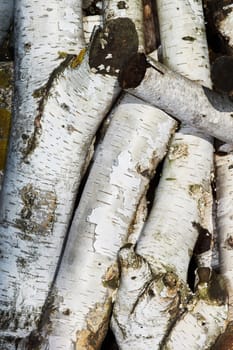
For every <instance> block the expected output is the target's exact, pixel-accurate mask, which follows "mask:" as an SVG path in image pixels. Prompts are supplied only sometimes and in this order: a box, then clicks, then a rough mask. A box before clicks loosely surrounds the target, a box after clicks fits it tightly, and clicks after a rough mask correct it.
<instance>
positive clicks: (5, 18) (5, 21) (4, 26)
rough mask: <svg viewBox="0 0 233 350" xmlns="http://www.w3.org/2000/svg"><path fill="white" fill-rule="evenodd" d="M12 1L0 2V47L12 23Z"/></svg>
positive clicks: (4, 0)
mask: <svg viewBox="0 0 233 350" xmlns="http://www.w3.org/2000/svg"><path fill="white" fill-rule="evenodd" d="M13 12H14V0H1V4H0V47H1V45H2V43H3V41H4V39H5V37H6V35H7V33H8V30H9V28H10V25H11V24H12V22H13Z"/></svg>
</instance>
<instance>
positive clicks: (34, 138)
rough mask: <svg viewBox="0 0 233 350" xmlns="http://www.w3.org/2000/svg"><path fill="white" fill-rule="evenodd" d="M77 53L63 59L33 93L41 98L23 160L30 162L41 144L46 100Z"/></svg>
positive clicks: (23, 150) (23, 152) (23, 151)
mask: <svg viewBox="0 0 233 350" xmlns="http://www.w3.org/2000/svg"><path fill="white" fill-rule="evenodd" d="M74 57H75V55H67V57H66V58H65V60H64V61H62V62H61V63H60V64H59V66H58V67H56V68H55V69H54V70H53V72H52V73H51V75H50V77H49V79H48V81H47V83H46V84H45V85H44V86H42V87H41V88H39V89H37V90H35V91H34V93H33V97H35V98H40V100H39V102H38V108H37V111H38V113H37V115H36V117H35V119H34V131H33V133H32V135H31V136H30V137H28V140H27V144H26V147H25V148H24V149H22V150H21V152H22V154H23V157H22V160H23V161H24V162H25V163H28V157H29V155H31V154H32V153H33V151H34V150H35V148H36V147H37V146H38V144H39V139H40V135H41V133H42V125H41V118H42V115H43V112H44V108H45V105H46V102H47V100H48V98H49V96H50V91H51V88H52V86H53V84H54V82H55V81H56V80H57V79H58V78H59V76H60V75H61V74H62V73H63V72H64V70H65V69H66V68H67V67H68V66H69V64H70V62H71V61H72V60H73V58H74Z"/></svg>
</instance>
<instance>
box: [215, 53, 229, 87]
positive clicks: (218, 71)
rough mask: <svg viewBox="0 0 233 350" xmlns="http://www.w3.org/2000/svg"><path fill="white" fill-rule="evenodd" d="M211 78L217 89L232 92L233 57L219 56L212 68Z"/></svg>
mask: <svg viewBox="0 0 233 350" xmlns="http://www.w3.org/2000/svg"><path fill="white" fill-rule="evenodd" d="M211 79H212V81H213V84H214V87H215V88H216V90H219V91H221V92H227V93H230V92H232V91H233V57H231V56H221V57H218V58H217V59H216V60H215V61H214V63H213V65H212V69H211Z"/></svg>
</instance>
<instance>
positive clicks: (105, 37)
mask: <svg viewBox="0 0 233 350" xmlns="http://www.w3.org/2000/svg"><path fill="white" fill-rule="evenodd" d="M137 50H138V35H137V31H136V28H135V24H134V23H133V22H132V20H131V19H129V18H126V17H125V18H117V19H113V20H109V21H108V22H107V23H106V25H105V26H104V27H103V29H98V30H97V31H96V32H95V34H94V37H93V40H92V44H91V47H90V53H89V65H90V67H91V68H92V69H93V70H95V71H96V72H97V73H100V74H103V75H105V74H107V75H115V76H117V75H118V73H119V71H120V69H121V68H122V67H123V65H124V64H125V62H127V61H128V60H129V58H130V56H132V55H133V54H136V53H137Z"/></svg>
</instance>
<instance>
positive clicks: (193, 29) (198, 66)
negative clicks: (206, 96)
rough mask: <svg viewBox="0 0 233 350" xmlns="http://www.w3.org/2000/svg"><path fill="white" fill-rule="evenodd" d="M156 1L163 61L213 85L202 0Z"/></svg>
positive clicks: (202, 81)
mask: <svg viewBox="0 0 233 350" xmlns="http://www.w3.org/2000/svg"><path fill="white" fill-rule="evenodd" d="M156 3H157V10H158V18H159V26H160V38H161V45H162V55H163V58H162V61H163V63H164V64H165V65H166V66H167V67H169V68H171V69H172V70H174V71H175V72H177V73H180V74H182V75H183V76H185V77H187V78H189V79H191V80H194V81H197V82H198V83H200V84H201V85H204V86H207V87H211V82H210V67H209V60H208V55H209V54H208V47H207V41H206V37H205V24H204V20H203V10H202V3H201V1H199V0H198V1H189V0H184V1H182V2H181V1H179V0H174V1H172V0H168V1H162V0H157V1H156ZM168 19H169V20H168ZM173 33H175V35H173Z"/></svg>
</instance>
